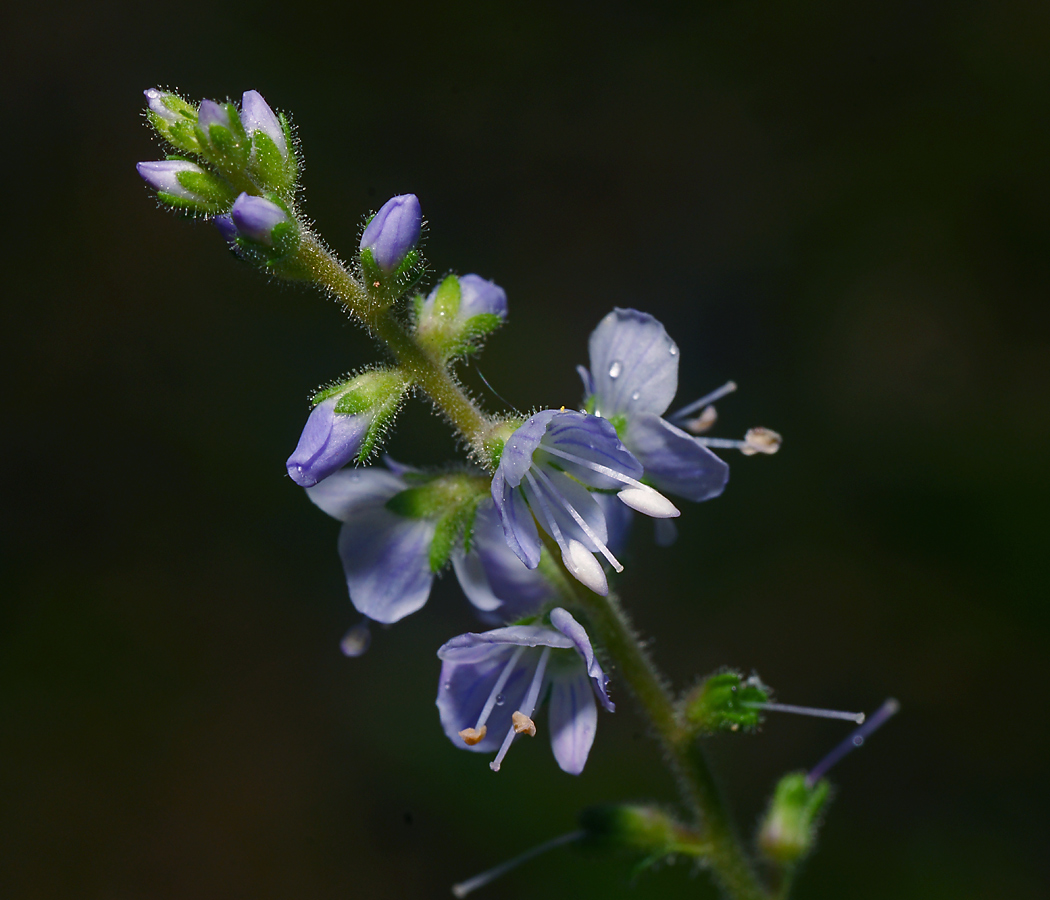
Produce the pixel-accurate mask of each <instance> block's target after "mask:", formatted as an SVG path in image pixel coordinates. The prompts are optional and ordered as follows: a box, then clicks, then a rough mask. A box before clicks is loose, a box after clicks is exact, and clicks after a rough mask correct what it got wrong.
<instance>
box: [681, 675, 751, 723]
mask: <svg viewBox="0 0 1050 900" xmlns="http://www.w3.org/2000/svg"><path fill="white" fill-rule="evenodd" d="M767 702H769V688H768V687H766V686H765V685H764V684H762V682H761V681H760V680H759V679H758V677H757V676H755V675H752V676H751V677H750V678H746V679H745V678H744V677H743V676H742V675H741V674H740V673H739V672H734V671H732V670H727V671H724V672H717V673H716V674H714V675H711V676H710V677H708V678H706V679H705V680H704V681H703V682H702V683H701V684H699V685H698V686H697V687H695V688H694V689H693V690H692V691H690V693H689V695H688V696H687V697H686V698H685V700H684V701H683V704H682V714H683V718H684V719H685V721H686V722H687V723H688V724H689V725H690V726H692V728H693V730H694V731H696V732H697V733H699V734H715V733H717V732H720V731H741V730H744V731H751V730H753V729H754V728H756V727H757V726H758V725H759V723H760V722H761V718H762V717H761V710H759V709H755V708H754V707H751V706H746V705H745V704H749V703H767Z"/></svg>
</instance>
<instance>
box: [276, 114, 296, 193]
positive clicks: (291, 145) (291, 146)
mask: <svg viewBox="0 0 1050 900" xmlns="http://www.w3.org/2000/svg"><path fill="white" fill-rule="evenodd" d="M277 118H278V119H279V120H280V122H281V128H282V129H283V130H284V145H285V146H286V147H287V148H288V157H287V159H286V160H285V170H286V172H287V175H286V179H287V182H288V185H289V187H290V186H292V185H294V184H295V181H296V179H297V178H298V177H299V156H298V154H297V153H296V151H295V141H294V140H293V139H292V123H291V122H289V121H288V117H287V116H286V115H285V114H284V113H277Z"/></svg>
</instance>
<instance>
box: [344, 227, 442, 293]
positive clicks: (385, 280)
mask: <svg viewBox="0 0 1050 900" xmlns="http://www.w3.org/2000/svg"><path fill="white" fill-rule="evenodd" d="M365 227H366V228H367V227H368V226H367V225H366V226H365ZM359 258H360V260H361V274H362V276H363V278H364V282H365V288H366V289H367V290H368V295H369V297H370V298H371V300H372V302H373V303H374V304H375V305H376V306H377V307H379V308H382V309H385V308H386V307H388V306H390V305H392V304H393V303H395V302H396V301H397V300H398V299H399V298H401V297H402V296H404V295H405V294H407V293H408V292H409V291H411V290H412V289H413V288H415V287H416V285H418V284H419V282H420V281H421V280H422V279H423V276H424V275H425V274H426V266H425V264H424V262H423V257H422V256H421V255H420V253H419V251H418V250H414V249H413V250H409V251H408V253H407V254H405V258H404V260H402V262H401V265H399V266H398V267H397V268H396V269H394V271H392V272H384V271H383V270H382V269H380V268H379V266H378V265H377V264H376V261H375V257H374V256H373V254H372V248H371V247H366V248H365V249H364V250H362V251H361V254H360V257H359Z"/></svg>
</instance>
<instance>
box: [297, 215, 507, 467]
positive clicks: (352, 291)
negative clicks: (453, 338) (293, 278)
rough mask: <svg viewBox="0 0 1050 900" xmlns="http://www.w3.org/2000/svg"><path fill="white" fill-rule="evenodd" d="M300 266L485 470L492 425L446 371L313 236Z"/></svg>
mask: <svg viewBox="0 0 1050 900" xmlns="http://www.w3.org/2000/svg"><path fill="white" fill-rule="evenodd" d="M299 261H300V262H301V263H302V264H303V265H304V266H305V267H306V269H307V270H308V271H309V273H310V275H311V277H312V279H313V281H314V282H315V283H316V284H318V285H320V286H321V287H323V288H325V289H326V290H327V291H329V292H330V293H331V294H332V295H333V296H335V297H336V298H337V299H338V300H339V301H340V302H341V303H342V304H343V306H344V307H345V308H346V310H347V311H348V312H350V313H351V314H352V315H353V316H355V317H356V318H357V319H358V320H359V321H360V322H361V323H362V324H364V325H365V327H366V328H368V330H369V331H370V332H371V333H372V334H373V335H374V336H375V337H377V338H379V339H380V340H381V341H383V342H384V343H385V344H386V345H387V346H388V347H389V348H390V352H391V353H393V354H394V357H395V358H396V359H397V362H398V364H399V365H400V366H401V368H402V370H404V372H405V373H406V374H408V376H409V377H410V378H411V379H412V381H413V383H414V384H416V385H418V386H419V387H420V388H421V389H422V390H423V391H424V392H425V393H426V394H427V396H429V397H430V399H431V401H432V402H433V403H434V405H435V406H436V407H437V408H438V409H439V410H440V411H441V412H442V413H443V414H444V415H445V416H446V417H447V418H448V420H449V422H451V423H452V425H453V427H454V428H455V429H456V430H457V431H458V432H459V433H460V434H461V435H462V436H463V438H464V439H465V440H466V441H467V443H469V444H470V446H471V447H472V448H473V449H474V450H475V452H476V453H477V454H478V460H479V462H481V463H482V465H485V464H487V462H488V459H487V454H485V453H484V452H483V450H484V447H483V444H484V439H485V436H486V435H487V434H488V432H489V430H490V429H491V428H492V426H493V424H494V422H493V420H492V419H490V418H489V417H488V416H486V415H485V414H484V413H483V412H482V411H481V410H480V409H478V407H477V406H476V405H475V404H474V402H473V401H472V400H471V399H470V397H468V396H467V393H466V392H465V391H464V390H463V388H462V387H461V386H460V384H459V382H457V381H456V380H455V378H453V377H452V375H451V373H450V372H449V371H448V369H447V368H446V367H445V365H444V364H443V363H442V362H440V361H439V360H436V359H434V358H433V357H432V356H430V355H429V354H428V353H427V352H426V351H425V350H424V349H423V348H422V347H420V346H419V344H418V343H417V342H416V339H415V338H414V337H413V336H412V335H411V334H409V333H408V332H407V331H405V329H404V328H403V327H402V325H401V323H400V322H399V321H398V320H397V317H396V316H395V315H394V313H393V312H392V311H391V310H390V309H389V308H384V307H382V306H379V305H377V304H376V303H375V302H373V299H372V298H371V297H370V296H369V294H368V291H367V290H366V289H365V287H364V286H363V285H362V284H361V283H360V282H359V281H358V280H357V279H356V278H354V276H353V275H352V274H350V272H348V271H347V269H346V267H345V266H344V265H343V264H342V263H341V262H339V260H338V259H336V258H335V256H333V255H332V253H331V252H329V251H328V250H327V249H326V248H325V247H324V245H323V244H321V242H320V241H319V240H317V238H316V237H314V236H313V235H312V234H309V233H305V234H303V236H302V240H301V243H300V246H299Z"/></svg>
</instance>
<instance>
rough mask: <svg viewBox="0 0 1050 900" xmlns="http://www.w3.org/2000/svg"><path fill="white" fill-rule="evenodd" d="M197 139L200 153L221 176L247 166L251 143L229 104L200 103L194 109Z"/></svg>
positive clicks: (235, 111) (236, 171) (231, 105)
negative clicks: (218, 170)
mask: <svg viewBox="0 0 1050 900" xmlns="http://www.w3.org/2000/svg"><path fill="white" fill-rule="evenodd" d="M197 139H198V140H199V141H200V144H201V153H202V154H204V155H205V156H206V157H207V158H208V160H209V161H210V162H212V163H213V164H214V165H215V166H216V167H217V168H219V169H220V170H221V171H223V172H224V173H227V174H232V173H239V172H240V171H241V170H243V169H244V166H245V164H246V163H247V162H248V153H249V151H250V150H251V142H250V140H249V139H248V136H247V135H246V134H245V133H244V127H243V126H242V125H241V119H240V116H238V115H237V110H236V109H235V108H234V106H233V104H232V103H216V102H215V101H214V100H202V101H201V105H200V106H199V107H198V109H197Z"/></svg>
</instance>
